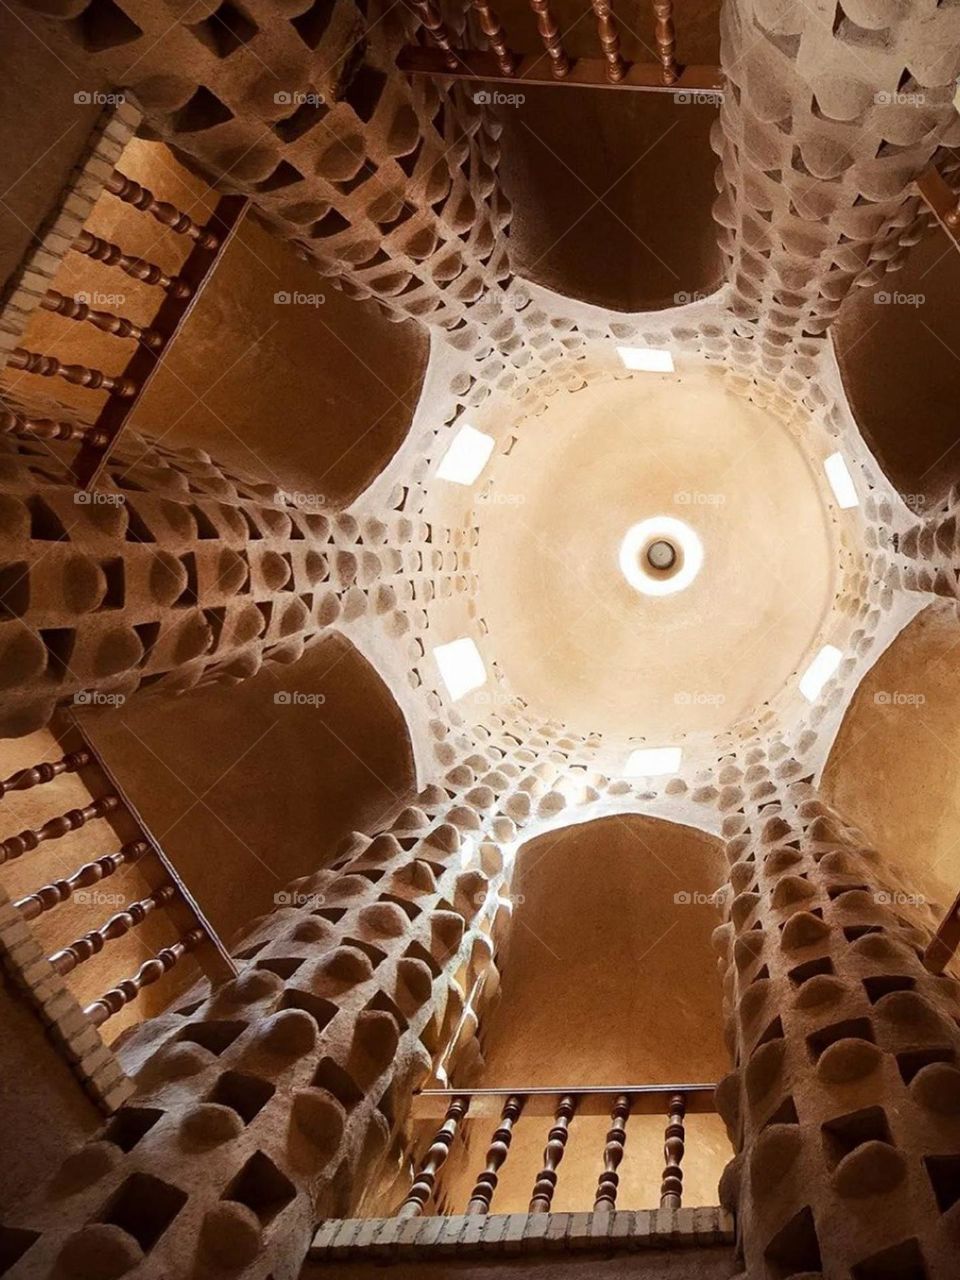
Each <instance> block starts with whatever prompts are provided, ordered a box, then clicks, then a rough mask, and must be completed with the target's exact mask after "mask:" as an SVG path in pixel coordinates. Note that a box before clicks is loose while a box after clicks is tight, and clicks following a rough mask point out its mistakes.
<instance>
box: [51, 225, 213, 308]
mask: <svg viewBox="0 0 960 1280" xmlns="http://www.w3.org/2000/svg"><path fill="white" fill-rule="evenodd" d="M73 247H74V249H76V251H77V252H78V253H84V254H86V256H87V257H88V258H93V259H94V260H95V261H96V262H103V263H106V265H107V266H108V267H119V268H120V270H121V271H124V272H126V274H127V275H128V276H132V277H133V278H134V280H142V281H143V282H144V283H145V284H155V285H159V286H160V288H161V289H164V290H165V291H166V292H167V293H169V294H172V295H173V297H175V298H189V297H190V294H191V292H192V291H191V289H190V286H189V285H188V284H187V283H186V282H185V281H184V280H181V279H180V278H179V277H178V276H168V275H166V274H165V273H164V272H163V271H161V270H160V268H159V267H158V266H157V264H156V263H155V262H148V261H147V260H146V258H134V257H133V256H132V255H131V254H128V253H124V252H123V250H122V249H121V248H120V246H119V245H118V244H114V243H113V242H112V241H111V240H102V239H101V238H100V236H95V235H91V233H90V232H89V231H81V232H80V234H79V235H78V236H77V238H76V240H74V242H73Z"/></svg>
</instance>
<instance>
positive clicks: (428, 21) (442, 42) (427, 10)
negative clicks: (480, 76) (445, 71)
mask: <svg viewBox="0 0 960 1280" xmlns="http://www.w3.org/2000/svg"><path fill="white" fill-rule="evenodd" d="M413 7H414V8H415V9H416V11H417V14H418V15H419V18H420V21H421V22H422V23H423V26H424V28H425V30H426V32H427V35H428V36H429V37H430V39H431V40H432V41H433V43H434V44H435V45H436V46H437V48H438V49H440V50H442V51H443V55H444V57H443V60H444V62H445V64H446V65H447V66H448V67H449V68H450V70H451V71H456V70H457V68H458V67H459V66H460V59H459V58H458V57H457V55H456V54H455V53H454V51H453V45H452V44H451V42H450V33H449V32H448V31H447V28H446V24H445V23H444V21H443V19H442V18H441V17H440V10H439V9H438V8H437V7H436V5H434V3H433V0H413Z"/></svg>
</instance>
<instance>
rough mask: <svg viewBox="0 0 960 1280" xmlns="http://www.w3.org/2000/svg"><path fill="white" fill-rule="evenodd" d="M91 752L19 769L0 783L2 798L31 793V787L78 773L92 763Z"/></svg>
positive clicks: (68, 755)
mask: <svg viewBox="0 0 960 1280" xmlns="http://www.w3.org/2000/svg"><path fill="white" fill-rule="evenodd" d="M90 759H91V756H90V752H89V751H70V752H68V753H67V754H66V755H65V756H62V757H61V758H60V759H59V760H41V761H40V763H39V764H33V765H31V766H30V767H29V768H28V769H18V770H17V772H16V773H11V775H10V777H9V778H4V779H3V780H2V781H0V797H3V796H5V795H7V794H8V793H9V792H11V791H29V789H30V788H31V787H39V786H40V785H41V784H42V783H44V782H52V781H53V780H54V778H59V777H60V775H61V773H76V771H77V770H78V769H83V768H85V767H86V766H87V765H88V764H89V763H90Z"/></svg>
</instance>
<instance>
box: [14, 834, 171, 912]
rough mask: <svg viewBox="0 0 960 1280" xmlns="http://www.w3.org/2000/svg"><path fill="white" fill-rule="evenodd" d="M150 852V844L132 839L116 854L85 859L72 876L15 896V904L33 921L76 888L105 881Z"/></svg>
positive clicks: (85, 887) (70, 895)
mask: <svg viewBox="0 0 960 1280" xmlns="http://www.w3.org/2000/svg"><path fill="white" fill-rule="evenodd" d="M149 851H150V846H149V845H148V844H147V842H146V841H145V840H132V841H131V842H130V843H129V844H125V845H124V846H123V848H122V849H118V850H117V852H116V853H106V854H104V855H103V857H101V858H95V859H94V860H93V861H92V862H85V863H84V864H83V866H82V867H78V868H77V870H76V871H74V872H73V874H72V875H69V876H65V877H64V878H63V879H62V880H52V881H51V882H50V883H49V884H45V885H41V887H40V888H39V889H35V890H34V891H33V893H29V894H27V896H26V897H25V898H18V899H17V901H16V902H15V903H14V906H15V907H16V908H17V910H18V911H19V912H20V914H21V915H22V916H23V918H24V920H36V918H37V916H40V915H43V913H44V912H45V911H52V910H53V908H54V907H59V906H60V904H61V902H66V901H67V900H68V898H72V897H73V895H74V894H75V893H76V892H77V891H78V890H79V889H89V888H90V886H91V885H94V884H98V883H99V882H100V881H101V880H106V878H107V877H108V876H112V875H113V874H114V873H115V872H117V871H119V869H120V868H121V867H122V866H129V865H130V864H131V863H133V862H136V861H137V859H138V858H142V857H143V855H144V854H145V853H149Z"/></svg>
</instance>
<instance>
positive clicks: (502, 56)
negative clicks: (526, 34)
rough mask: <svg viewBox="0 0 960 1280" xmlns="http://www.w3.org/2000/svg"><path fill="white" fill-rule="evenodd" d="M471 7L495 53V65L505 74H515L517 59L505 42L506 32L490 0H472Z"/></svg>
mask: <svg viewBox="0 0 960 1280" xmlns="http://www.w3.org/2000/svg"><path fill="white" fill-rule="evenodd" d="M473 7H474V9H476V11H477V17H478V18H479V20H480V30H481V31H482V32H483V34H484V35H485V36H486V37H487V39H488V40H489V42H490V48H491V49H492V50H493V52H494V53H495V54H496V58H497V65H498V66H499V68H500V70H501V72H502V73H503V74H504V75H505V76H512V75H516V71H517V63H518V62H519V59H518V58H517V55H516V54H515V53H514V52H513V50H512V49H511V48H510V47H509V45H508V44H507V33H506V32H505V31H504V29H503V27H502V26H501V24H500V19H499V17H498V16H497V13H496V10H495V9H494V7H493V5H492V4H490V0H473Z"/></svg>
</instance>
